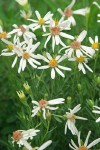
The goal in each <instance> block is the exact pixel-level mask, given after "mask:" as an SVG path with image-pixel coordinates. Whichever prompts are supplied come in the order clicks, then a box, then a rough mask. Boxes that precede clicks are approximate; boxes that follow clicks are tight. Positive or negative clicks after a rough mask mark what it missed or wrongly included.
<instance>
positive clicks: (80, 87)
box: [77, 83, 82, 91]
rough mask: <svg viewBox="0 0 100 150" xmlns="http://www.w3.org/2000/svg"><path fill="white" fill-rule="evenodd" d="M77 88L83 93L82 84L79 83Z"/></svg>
mask: <svg viewBox="0 0 100 150" xmlns="http://www.w3.org/2000/svg"><path fill="white" fill-rule="evenodd" d="M77 88H78V90H79V91H81V90H82V86H81V84H80V83H79V84H77Z"/></svg>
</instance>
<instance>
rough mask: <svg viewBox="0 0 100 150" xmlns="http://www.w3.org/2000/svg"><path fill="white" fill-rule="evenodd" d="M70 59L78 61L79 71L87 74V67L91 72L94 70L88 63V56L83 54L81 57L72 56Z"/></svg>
mask: <svg viewBox="0 0 100 150" xmlns="http://www.w3.org/2000/svg"><path fill="white" fill-rule="evenodd" d="M69 60H71V61H76V62H77V63H78V69H79V71H82V72H83V74H86V70H85V68H86V69H88V70H89V71H90V72H93V70H92V69H91V68H90V67H89V66H88V65H87V63H88V58H87V57H85V56H83V55H81V56H80V57H76V58H70V59H69Z"/></svg>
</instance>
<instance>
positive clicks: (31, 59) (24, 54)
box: [14, 39, 41, 73]
mask: <svg viewBox="0 0 100 150" xmlns="http://www.w3.org/2000/svg"><path fill="white" fill-rule="evenodd" d="M39 45H40V42H37V43H36V44H35V45H32V39H31V40H30V41H29V44H28V46H27V47H25V48H21V50H20V58H21V59H20V64H19V68H18V73H20V72H21V71H24V70H25V68H26V64H27V62H28V63H29V64H30V65H31V66H32V67H33V68H37V65H41V63H40V62H39V61H37V60H36V59H39V56H37V55H35V54H34V52H35V50H36V49H37V47H38V46H39ZM14 65H15V64H14Z"/></svg>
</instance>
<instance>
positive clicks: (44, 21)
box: [28, 10, 53, 32]
mask: <svg viewBox="0 0 100 150" xmlns="http://www.w3.org/2000/svg"><path fill="white" fill-rule="evenodd" d="M35 14H36V16H37V18H38V20H33V19H28V20H30V21H32V22H33V23H32V24H31V25H30V28H31V29H32V30H33V31H34V30H36V29H39V28H42V29H43V31H44V32H46V26H47V25H48V24H49V23H50V19H51V17H52V16H53V14H51V12H48V13H47V14H46V15H45V16H44V17H41V15H40V13H39V12H38V11H37V10H36V11H35Z"/></svg>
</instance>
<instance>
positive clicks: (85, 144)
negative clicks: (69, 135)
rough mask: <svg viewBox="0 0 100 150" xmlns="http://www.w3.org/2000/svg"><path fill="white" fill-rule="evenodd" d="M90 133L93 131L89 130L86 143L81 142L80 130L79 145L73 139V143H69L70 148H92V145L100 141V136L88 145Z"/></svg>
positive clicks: (75, 149) (82, 149) (87, 149)
mask: <svg viewBox="0 0 100 150" xmlns="http://www.w3.org/2000/svg"><path fill="white" fill-rule="evenodd" d="M90 134H91V131H89V132H88V135H87V137H86V140H85V142H84V144H81V139H80V132H79V133H78V146H77V145H76V144H75V143H74V141H73V140H71V144H69V146H70V148H71V149H73V150H90V148H91V147H93V146H95V145H96V144H98V143H99V142H100V138H98V139H96V140H94V141H93V142H91V143H90V144H89V145H88V140H89V137H90Z"/></svg>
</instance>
